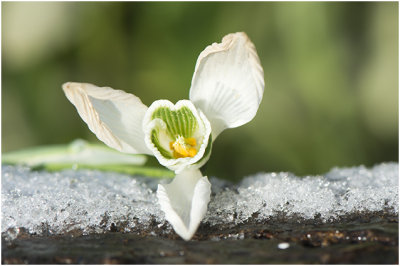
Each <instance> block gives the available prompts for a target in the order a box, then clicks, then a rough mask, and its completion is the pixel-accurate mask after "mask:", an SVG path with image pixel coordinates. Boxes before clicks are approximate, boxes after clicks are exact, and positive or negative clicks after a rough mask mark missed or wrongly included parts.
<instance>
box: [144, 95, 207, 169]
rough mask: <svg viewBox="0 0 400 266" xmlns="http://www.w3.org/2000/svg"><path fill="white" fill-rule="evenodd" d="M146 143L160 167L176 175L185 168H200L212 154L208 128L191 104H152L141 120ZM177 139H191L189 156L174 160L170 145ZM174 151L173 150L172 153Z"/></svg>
mask: <svg viewBox="0 0 400 266" xmlns="http://www.w3.org/2000/svg"><path fill="white" fill-rule="evenodd" d="M143 131H144V132H145V142H146V145H147V147H148V148H149V150H151V151H152V153H153V154H154V156H155V157H156V158H157V160H158V161H159V162H160V164H162V165H164V166H165V167H168V168H169V169H171V170H173V171H175V172H176V173H179V172H181V171H183V170H184V169H187V168H196V169H198V168H200V167H201V166H202V165H203V164H204V163H206V162H207V160H208V158H209V156H210V152H211V145H212V143H211V137H210V134H211V125H210V122H209V121H208V120H207V118H206V117H205V115H204V114H203V113H202V112H201V111H199V110H197V109H196V107H195V106H194V105H193V103H192V102H191V101H188V100H181V101H178V102H177V103H176V104H175V105H174V104H173V103H171V102H170V101H168V100H158V101H155V102H153V103H152V104H151V105H150V107H149V109H148V110H147V112H146V115H145V117H144V119H143ZM177 139H182V140H183V141H184V140H185V139H193V140H194V143H192V144H193V146H192V145H190V146H191V147H192V148H193V149H194V153H193V154H192V156H176V153H174V148H173V147H171V144H172V143H174V142H176V140H177ZM175 151H176V150H175Z"/></svg>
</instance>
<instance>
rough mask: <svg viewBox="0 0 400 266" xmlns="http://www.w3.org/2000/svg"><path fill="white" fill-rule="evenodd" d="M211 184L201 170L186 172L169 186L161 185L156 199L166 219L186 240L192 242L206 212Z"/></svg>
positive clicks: (177, 176)
mask: <svg viewBox="0 0 400 266" xmlns="http://www.w3.org/2000/svg"><path fill="white" fill-rule="evenodd" d="M210 194H211V184H210V182H209V181H208V179H207V177H206V176H202V175H201V173H200V171H199V170H186V171H184V172H181V173H180V174H178V175H176V177H175V178H174V180H173V181H172V182H171V183H170V184H168V185H158V190H157V197H158V201H159V204H160V206H161V210H162V211H163V212H164V213H165V218H166V219H167V221H168V222H170V223H171V225H172V227H173V228H174V230H175V232H176V233H177V234H178V235H180V236H181V237H182V238H183V239H184V240H190V239H191V238H192V236H193V235H194V233H195V232H196V230H197V227H198V226H199V224H200V221H201V220H202V219H203V217H204V216H205V214H206V212H207V204H208V202H209V201H210Z"/></svg>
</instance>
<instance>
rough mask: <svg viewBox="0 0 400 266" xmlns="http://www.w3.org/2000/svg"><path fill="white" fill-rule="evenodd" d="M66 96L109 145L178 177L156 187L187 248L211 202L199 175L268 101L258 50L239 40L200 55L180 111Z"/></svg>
mask: <svg viewBox="0 0 400 266" xmlns="http://www.w3.org/2000/svg"><path fill="white" fill-rule="evenodd" d="M63 90H64V92H65V94H66V96H67V98H68V99H69V100H70V101H71V102H72V103H73V104H74V105H75V107H76V109H77V110H78V113H79V115H80V116H81V117H82V119H83V120H84V121H85V122H86V123H87V124H88V126H89V129H90V130H91V131H93V132H94V133H95V134H96V136H97V137H98V138H99V139H100V140H101V141H103V142H104V143H105V144H107V145H108V146H110V147H111V148H114V149H117V150H119V151H121V152H125V153H135V154H138V153H140V154H148V155H154V156H155V157H156V158H157V159H158V161H159V162H160V164H162V165H164V166H166V167H168V168H169V169H171V170H173V171H175V173H176V177H175V178H174V180H173V181H172V182H171V183H170V184H168V185H159V186H158V190H157V197H158V200H159V203H160V206H161V209H162V210H163V211H164V213H165V217H166V219H167V220H168V221H169V222H170V223H171V224H172V226H173V228H174V229H175V231H176V232H177V233H178V234H179V235H180V236H181V237H182V238H183V239H185V240H189V239H190V238H191V237H192V236H193V234H194V233H195V232H196V230H197V227H198V226H199V224H200V221H201V220H202V219H203V217H204V215H205V214H206V211H207V204H208V202H209V201H210V194H211V185H210V183H209V181H208V179H207V177H205V176H202V174H201V173H200V171H199V168H200V167H201V166H202V165H203V164H204V163H206V162H207V160H208V158H209V156H210V152H211V146H212V143H213V141H214V140H215V139H216V137H217V136H218V135H219V134H220V133H221V132H222V131H223V130H224V129H226V128H234V127H238V126H241V125H243V124H245V123H247V122H249V121H250V120H252V119H253V117H254V116H255V114H256V112H257V110H258V106H259V104H260V102H261V99H262V96H263V93H264V73H263V69H262V67H261V64H260V61H259V58H258V56H257V52H256V49H255V47H254V45H253V43H252V42H251V41H250V40H249V38H248V37H247V35H246V34H245V33H242V32H239V33H233V34H228V35H227V36H225V37H224V38H223V39H222V42H221V43H214V44H212V45H210V46H208V47H207V48H206V49H205V50H204V51H203V52H201V53H200V56H199V58H198V59H197V63H196V68H195V71H194V75H193V79H192V86H191V88H190V93H189V99H190V101H189V100H181V101H179V102H177V103H176V104H175V105H174V104H173V103H171V102H170V101H167V100H158V101H155V102H154V103H153V104H151V106H150V107H147V106H145V105H144V104H143V103H142V102H141V101H140V99H139V98H138V97H136V96H134V95H132V94H129V93H126V92H124V91H121V90H114V89H111V88H108V87H97V86H94V85H92V84H88V83H74V82H68V83H65V84H64V85H63Z"/></svg>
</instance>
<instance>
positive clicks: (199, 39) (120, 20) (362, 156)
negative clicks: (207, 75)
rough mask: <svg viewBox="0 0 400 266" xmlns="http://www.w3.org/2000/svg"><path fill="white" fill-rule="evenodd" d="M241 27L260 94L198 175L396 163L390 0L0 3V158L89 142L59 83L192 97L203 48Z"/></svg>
mask: <svg viewBox="0 0 400 266" xmlns="http://www.w3.org/2000/svg"><path fill="white" fill-rule="evenodd" d="M237 31H245V32H246V33H247V34H248V36H249V37H250V38H251V40H252V41H253V42H254V44H255V46H256V48H257V50H258V54H259V56H260V59H261V63H262V65H263V67H264V72H265V81H266V87H265V93H264V98H263V100H262V103H261V106H260V109H259V111H258V114H257V116H256V117H255V119H254V120H253V121H251V122H250V123H249V124H246V125H245V126H242V127H240V128H236V129H230V130H226V131H224V132H223V133H222V134H221V135H220V136H219V138H218V139H217V140H216V141H215V143H214V146H213V153H212V155H211V159H210V161H209V162H208V164H207V165H206V169H205V174H208V175H209V176H219V177H222V178H228V179H232V180H237V179H238V178H240V177H243V176H246V175H249V174H254V173H256V172H259V171H291V172H294V173H295V174H297V175H305V174H322V173H324V172H326V171H328V170H329V169H330V168H332V167H334V166H353V165H360V164H364V165H367V166H371V165H373V164H375V163H379V162H383V161H397V160H398V3H396V2H379V3H378V2H356V3H345V2H338V3H334V2H323V3H319V2H311V3H303V2H295V3H293V2H281V3H276V2H253V3H240V2H233V3H229V2H221V3H218V2H209V3H206V2H201V3H200V2H198V3H196V2H191V3H190V2H189V3H170V2H164V3H156V2H152V3H135V2H130V3H126V2H125V3H123V2H122V3H110V2H101V3H94V2H84V3H79V2H69V3H66V2H55V3H52V2H42V3H35V2H5V3H4V2H3V3H2V152H7V151H12V150H17V149H22V148H27V147H31V146H36V145H47V144H60V143H68V142H70V141H71V140H73V139H76V138H83V139H87V140H90V141H97V140H96V137H95V136H94V134H92V133H91V132H90V131H89V129H88V128H87V126H86V124H85V123H84V122H83V121H82V120H81V119H80V117H79V116H78V114H77V112H76V110H75V108H74V107H73V105H72V104H71V103H69V102H68V100H67V99H66V97H65V96H64V94H63V92H62V90H61V85H62V84H63V83H64V82H66V81H78V82H89V83H93V84H96V85H98V86H110V87H112V88H114V89H122V90H125V91H127V92H130V93H133V94H135V95H137V96H138V97H140V98H141V99H142V101H143V103H144V104H146V105H150V104H151V103H152V102H153V101H154V100H157V99H168V100H171V101H172V102H176V101H178V100H180V99H187V98H188V94H189V88H190V83H191V78H192V74H193V70H194V66H195V63H196V59H197V56H198V55H199V53H200V52H201V51H202V50H203V49H204V48H205V47H206V46H207V45H209V44H211V43H213V42H220V40H221V38H222V37H223V36H224V35H226V34H228V33H231V32H237ZM150 164H153V165H156V164H157V163H156V161H155V159H152V160H151V161H150Z"/></svg>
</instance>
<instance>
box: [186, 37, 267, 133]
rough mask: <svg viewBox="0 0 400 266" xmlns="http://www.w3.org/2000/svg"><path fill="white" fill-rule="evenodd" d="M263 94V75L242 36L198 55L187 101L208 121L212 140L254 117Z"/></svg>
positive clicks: (245, 39)
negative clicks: (225, 130) (224, 131)
mask: <svg viewBox="0 0 400 266" xmlns="http://www.w3.org/2000/svg"><path fill="white" fill-rule="evenodd" d="M263 93H264V71H263V69H262V66H261V64H260V60H259V58H258V55H257V51H256V49H255V47H254V44H253V43H252V42H251V41H250V39H249V38H248V37H247V35H246V34H245V33H243V32H239V33H233V34H228V35H226V36H225V37H224V38H223V39H222V42H221V43H214V44H212V45H210V46H208V47H207V48H206V49H205V50H204V51H203V52H201V53H200V55H199V58H198V59H197V63H196V68H195V71H194V75H193V79H192V87H191V88H190V95H189V98H190V100H191V101H192V102H193V103H194V104H195V105H196V107H197V108H199V109H201V110H202V111H203V112H204V114H205V115H206V116H207V118H208V119H209V120H210V123H211V127H212V134H213V139H215V138H216V137H217V136H218V134H219V133H221V131H223V130H224V129H226V128H234V127H238V126H241V125H243V124H246V123H247V122H249V121H250V120H252V119H253V117H254V116H255V114H256V112H257V110H258V106H259V105H260V102H261V99H262V96H263Z"/></svg>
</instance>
